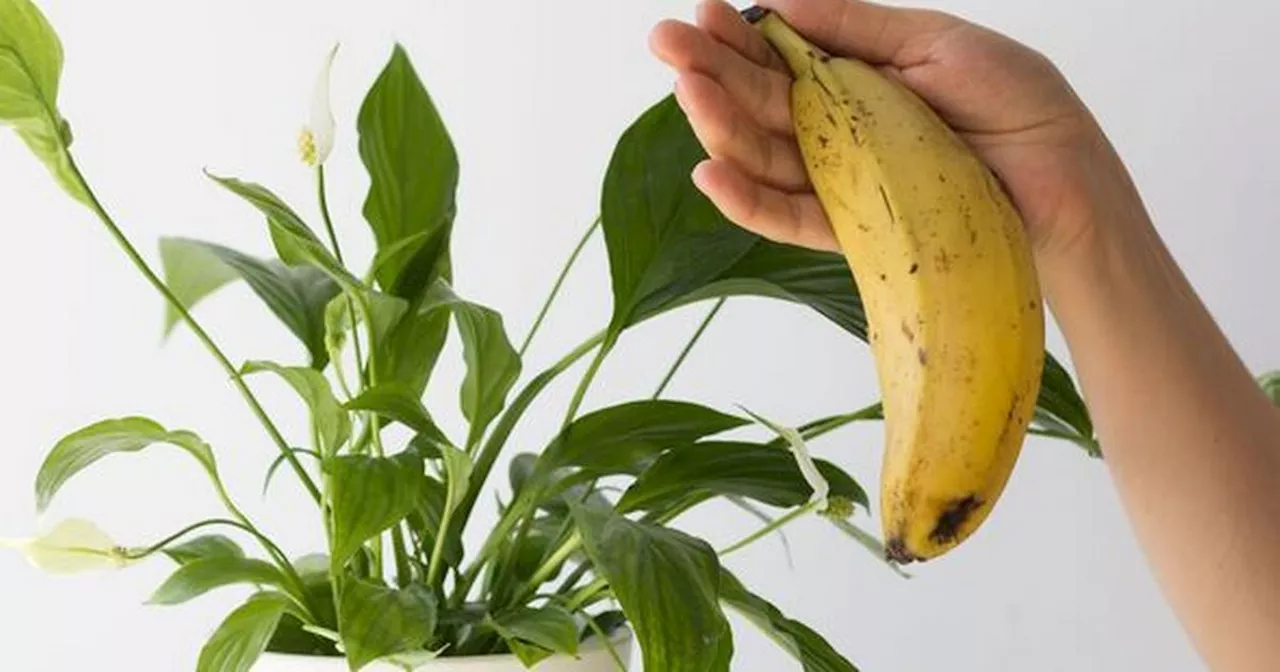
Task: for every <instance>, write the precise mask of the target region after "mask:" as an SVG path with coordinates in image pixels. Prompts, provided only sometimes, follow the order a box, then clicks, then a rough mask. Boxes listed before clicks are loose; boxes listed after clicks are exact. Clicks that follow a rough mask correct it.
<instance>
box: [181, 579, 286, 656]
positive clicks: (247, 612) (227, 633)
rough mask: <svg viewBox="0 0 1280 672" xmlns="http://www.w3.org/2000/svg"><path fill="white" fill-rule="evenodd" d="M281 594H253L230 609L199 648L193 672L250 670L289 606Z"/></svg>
mask: <svg viewBox="0 0 1280 672" xmlns="http://www.w3.org/2000/svg"><path fill="white" fill-rule="evenodd" d="M289 606H290V602H289V598H288V597H286V596H285V595H283V594H281V593H275V592H263V593H256V594H254V595H253V596H252V597H250V598H249V599H248V600H247V601H245V603H244V604H242V605H240V606H239V607H237V608H236V609H235V610H234V611H232V612H231V613H230V614H229V615H228V616H227V617H226V618H225V619H224V620H223V621H222V623H221V625H219V626H218V629H217V630H216V631H215V632H214V633H213V637H211V638H210V639H209V641H208V642H207V643H206V644H205V645H204V647H203V648H202V649H201V650H200V659H199V660H198V661H197V663H196V672H249V670H250V669H252V667H253V665H254V663H256V662H257V660H258V658H259V657H260V656H261V655H262V651H263V650H264V649H265V648H266V646H267V642H268V641H270V640H271V636H272V635H273V634H274V633H275V631H276V627H277V626H278V625H279V624H280V618H281V617H282V616H284V614H285V612H286V611H287V610H288V609H289Z"/></svg>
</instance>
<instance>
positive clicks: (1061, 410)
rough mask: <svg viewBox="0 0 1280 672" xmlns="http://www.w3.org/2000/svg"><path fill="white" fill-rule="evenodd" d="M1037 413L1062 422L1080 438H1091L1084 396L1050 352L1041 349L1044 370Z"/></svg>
mask: <svg viewBox="0 0 1280 672" xmlns="http://www.w3.org/2000/svg"><path fill="white" fill-rule="evenodd" d="M1036 406H1037V410H1039V411H1041V414H1042V415H1043V414H1048V415H1049V416H1050V417H1052V418H1054V419H1056V420H1058V421H1060V422H1063V423H1066V425H1067V426H1069V427H1070V428H1071V429H1073V430H1075V432H1076V434H1077V435H1078V436H1080V437H1081V438H1084V439H1093V421H1092V419H1091V418H1090V417H1089V409H1088V407H1086V406H1085V403H1084V399H1082V398H1081V397H1080V392H1079V391H1078V390H1077V389H1076V386H1075V383H1074V382H1073V381H1072V380H1071V374H1069V373H1067V370H1066V369H1065V368H1063V366H1062V364H1061V363H1059V362H1058V360H1056V359H1054V357H1053V355H1051V354H1049V353H1045V362H1044V373H1043V375H1042V376H1041V379H1040V397H1039V399H1038V400H1037V403H1036Z"/></svg>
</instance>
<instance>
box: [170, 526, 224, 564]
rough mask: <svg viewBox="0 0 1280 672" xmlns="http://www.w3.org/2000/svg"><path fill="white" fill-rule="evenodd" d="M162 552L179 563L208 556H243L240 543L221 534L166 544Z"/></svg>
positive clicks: (204, 558) (207, 557)
mask: <svg viewBox="0 0 1280 672" xmlns="http://www.w3.org/2000/svg"><path fill="white" fill-rule="evenodd" d="M162 552H163V553H164V554H165V555H167V556H169V559H171V560H173V561H174V562H176V563H178V564H179V565H185V564H187V563H190V562H194V561H196V560H206V559H209V558H243V557H244V549H242V548H240V544H237V543H236V542H234V541H232V540H231V539H228V538H227V537H225V536H223V535H221V534H210V535H206V536H203V537H196V538H195V539H192V540H190V541H185V542H183V543H181V544H177V545H175V546H168V547H166V548H164V549H162Z"/></svg>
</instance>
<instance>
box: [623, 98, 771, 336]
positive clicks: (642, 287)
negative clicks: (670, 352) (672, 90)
mask: <svg viewBox="0 0 1280 672" xmlns="http://www.w3.org/2000/svg"><path fill="white" fill-rule="evenodd" d="M705 157H706V154H705V152H704V151H703V149H702V145H701V144H700V143H699V142H698V140H697V138H696V136H694V135H693V133H692V130H691V129H690V127H689V122H688V119H687V118H686V117H685V115H684V113H683V112H682V111H681V110H680V108H679V106H678V105H676V102H675V98H674V97H673V96H668V97H666V98H664V99H663V100H662V102H660V103H658V104H657V105H654V106H653V107H651V108H650V109H649V110H647V111H646V112H645V113H644V114H643V115H642V116H641V117H640V118H639V119H638V120H636V122H635V123H634V124H632V125H631V127H630V128H628V129H627V130H626V131H625V132H624V133H623V134H622V137H621V138H620V139H619V141H618V143H617V146H616V147H615V150H614V153H613V156H612V158H611V159H610V162H609V166H608V170H607V172H606V174H605V179H604V192H603V195H602V197H601V221H602V225H603V228H604V236H605V243H606V246H607V247H608V251H609V268H610V274H611V276H612V282H613V296H614V307H613V319H612V322H611V325H610V329H611V331H612V332H613V333H614V334H617V333H620V332H621V331H622V330H623V329H624V328H625V327H627V326H629V325H630V324H632V323H633V322H635V321H636V317H637V316H638V315H644V314H649V313H653V312H655V311H657V310H659V309H660V308H661V307H662V306H666V305H668V304H671V303H673V302H675V301H678V300H679V299H681V298H682V297H684V296H686V295H688V294H690V293H691V292H694V291H696V290H698V289H701V288H703V287H704V286H706V285H707V284H709V283H711V282H713V281H714V280H715V279H716V278H717V277H718V276H720V275H721V274H722V273H724V272H725V271H726V270H727V269H729V268H731V267H732V266H733V265H734V264H735V263H737V262H738V260H739V259H741V258H742V257H743V256H744V255H745V254H747V252H749V251H750V249H751V247H752V245H754V244H755V242H756V241H757V240H758V237H756V236H754V235H752V234H750V233H747V232H746V231H744V230H743V229H742V228H740V227H737V226H733V225H732V224H730V223H729V222H727V221H726V220H725V219H724V217H723V216H722V215H720V213H719V212H718V211H717V210H716V208H715V206H714V205H713V204H712V203H711V201H710V200H708V199H707V198H706V197H705V196H703V195H702V194H701V193H700V192H698V191H697V190H696V189H695V188H694V187H693V185H692V184H691V183H690V180H689V174H690V172H691V171H692V170H693V167H694V166H695V165H697V163H698V162H699V161H701V160H702V159H704V158H705Z"/></svg>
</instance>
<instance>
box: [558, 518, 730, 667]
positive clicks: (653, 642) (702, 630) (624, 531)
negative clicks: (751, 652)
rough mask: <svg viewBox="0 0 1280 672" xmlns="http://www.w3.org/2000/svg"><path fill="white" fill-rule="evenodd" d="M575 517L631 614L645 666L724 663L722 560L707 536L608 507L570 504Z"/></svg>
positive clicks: (594, 557) (725, 634) (726, 657)
mask: <svg viewBox="0 0 1280 672" xmlns="http://www.w3.org/2000/svg"><path fill="white" fill-rule="evenodd" d="M573 518H574V521H575V523H576V524H577V528H578V530H579V532H580V533H581V534H582V539H583V542H584V546H585V548H586V550H587V554H588V555H589V556H590V557H591V560H592V562H593V563H594V566H595V568H596V570H597V571H598V572H599V574H600V575H601V576H603V577H604V578H605V580H606V581H608V582H609V587H610V588H611V589H612V590H613V594H614V596H615V597H616V599H617V601H618V603H619V605H620V606H621V607H622V609H623V611H625V612H626V614H627V616H628V618H629V619H630V621H631V624H632V627H633V628H634V630H635V634H636V640H637V643H638V644H639V646H640V650H641V652H642V653H643V663H642V666H643V669H646V670H663V671H664V672H722V671H723V672H727V671H728V669H729V658H730V657H731V654H732V651H733V633H732V631H731V630H730V627H729V622H728V620H727V619H726V618H725V615H724V612H723V611H722V610H721V607H720V602H719V595H718V593H719V582H720V578H719V577H720V562H719V560H718V559H717V558H716V554H715V551H713V550H712V549H711V547H710V546H709V545H707V543H706V542H705V541H702V540H701V539H697V538H695V537H692V536H689V535H687V534H685V533H683V532H680V531H678V530H673V529H668V528H664V527H659V526H657V525H652V524H648V523H641V522H635V521H632V520H629V519H627V518H625V517H623V516H621V515H619V514H617V513H616V512H613V511H610V510H607V509H595V508H588V507H584V506H581V505H577V504H575V505H574V506H573Z"/></svg>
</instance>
